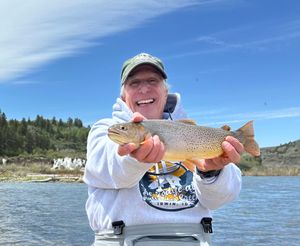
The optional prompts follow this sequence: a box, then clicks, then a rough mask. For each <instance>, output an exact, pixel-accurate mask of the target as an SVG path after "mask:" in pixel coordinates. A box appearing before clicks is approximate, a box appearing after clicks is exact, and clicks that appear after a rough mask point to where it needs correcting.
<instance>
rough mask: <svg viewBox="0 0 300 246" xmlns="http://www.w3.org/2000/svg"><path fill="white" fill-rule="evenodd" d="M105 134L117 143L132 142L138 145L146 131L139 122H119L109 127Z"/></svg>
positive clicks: (143, 138)
mask: <svg viewBox="0 0 300 246" xmlns="http://www.w3.org/2000/svg"><path fill="white" fill-rule="evenodd" d="M107 135H108V137H109V138H110V139H111V140H112V141H114V142H115V143H117V144H120V145H123V144H127V143H134V144H135V145H137V146H139V145H140V144H141V143H142V142H143V141H144V140H145V137H146V135H147V131H146V129H145V127H144V126H143V125H142V124H141V123H135V122H130V123H120V124H115V125H112V126H111V127H109V128H108V134H107Z"/></svg>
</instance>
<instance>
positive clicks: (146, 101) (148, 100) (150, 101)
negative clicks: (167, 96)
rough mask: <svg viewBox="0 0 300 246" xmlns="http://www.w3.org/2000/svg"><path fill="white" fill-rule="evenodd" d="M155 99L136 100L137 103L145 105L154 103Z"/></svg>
mask: <svg viewBox="0 0 300 246" xmlns="http://www.w3.org/2000/svg"><path fill="white" fill-rule="evenodd" d="M154 101H155V99H154V98H150V99H144V100H139V101H137V102H136V104H137V105H138V106H140V105H144V104H151V103H154Z"/></svg>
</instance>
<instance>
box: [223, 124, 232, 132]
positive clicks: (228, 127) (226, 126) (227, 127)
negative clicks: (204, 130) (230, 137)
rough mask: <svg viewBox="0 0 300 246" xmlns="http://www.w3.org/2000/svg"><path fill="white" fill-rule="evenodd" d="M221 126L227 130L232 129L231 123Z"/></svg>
mask: <svg viewBox="0 0 300 246" xmlns="http://www.w3.org/2000/svg"><path fill="white" fill-rule="evenodd" d="M221 128H222V129H223V130H225V131H230V129H231V128H230V126H229V125H224V126H222V127H221Z"/></svg>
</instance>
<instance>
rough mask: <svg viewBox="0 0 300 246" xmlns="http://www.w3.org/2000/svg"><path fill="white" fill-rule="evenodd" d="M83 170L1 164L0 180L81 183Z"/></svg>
mask: <svg viewBox="0 0 300 246" xmlns="http://www.w3.org/2000/svg"><path fill="white" fill-rule="evenodd" d="M83 172H84V170H83V169H82V168H81V169H73V170H68V169H60V170H57V169H52V168H51V165H45V164H44V163H32V164H26V165H17V164H9V165H1V166H0V182H35V183H46V182H63V183H74V182H77V183H82V182H83V180H82V178H83ZM242 173H243V176H300V170H299V168H298V167H285V168H282V167H276V166H275V167H262V166H255V167H253V168H251V169H247V170H243V169H242Z"/></svg>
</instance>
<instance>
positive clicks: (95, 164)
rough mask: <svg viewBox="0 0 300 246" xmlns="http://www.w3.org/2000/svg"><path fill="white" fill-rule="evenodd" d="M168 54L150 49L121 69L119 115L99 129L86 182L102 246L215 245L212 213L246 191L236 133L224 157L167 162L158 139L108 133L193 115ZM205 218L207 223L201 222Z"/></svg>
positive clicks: (92, 144)
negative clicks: (173, 84) (176, 88)
mask: <svg viewBox="0 0 300 246" xmlns="http://www.w3.org/2000/svg"><path fill="white" fill-rule="evenodd" d="M166 79H167V74H166V72H165V69H164V66H163V64H162V62H161V60H160V59H158V58H156V57H153V56H151V55H149V54H146V53H142V54H138V55H136V56H135V57H133V58H131V59H129V60H127V61H126V62H125V63H124V65H123V69H122V72H121V96H120V98H117V101H116V103H115V104H114V106H113V112H112V118H110V119H102V120H100V121H98V122H97V123H95V124H94V126H93V127H92V129H91V131H90V133H89V137H88V144H87V164H86V169H85V174H84V181H85V183H86V184H87V185H88V192H89V197H88V200H87V203H86V211H87V215H88V218H89V222H90V226H91V228H92V229H93V230H94V231H95V232H96V238H95V244H94V245H95V246H96V245H149V244H147V243H151V244H152V245H170V244H171V243H174V244H175V245H177V244H176V243H180V245H209V232H211V227H210V217H211V210H213V209H217V208H219V207H220V206H222V205H224V204H226V203H229V202H231V201H232V200H234V199H235V198H236V197H237V196H238V194H239V192H240V189H241V173H240V170H239V169H238V168H237V166H236V165H235V164H233V162H235V163H236V162H238V161H239V160H240V154H239V153H241V152H242V151H243V145H242V144H241V143H240V142H239V141H238V140H236V139H235V138H233V137H227V138H226V139H225V140H224V142H223V143H222V148H223V150H224V154H223V155H222V156H219V157H217V158H214V159H210V160H194V161H193V162H192V163H191V161H189V162H185V161H184V160H182V161H183V162H179V161H178V162H175V163H171V162H168V161H164V160H162V158H163V156H164V153H165V145H164V143H163V142H161V141H160V139H159V137H158V136H151V137H149V138H147V139H146V140H145V142H144V144H143V145H141V146H140V147H138V148H137V147H136V146H135V144H134V143H129V144H126V145H118V144H116V143H114V142H112V141H111V140H110V139H109V138H108V136H107V129H108V127H110V126H111V125H113V124H116V123H121V122H128V121H134V122H139V121H142V120H145V119H166V120H171V119H174V120H175V119H180V118H186V116H185V113H184V111H183V109H182V106H181V98H180V95H179V94H177V93H176V94H169V92H168V84H167V83H166ZM200 222H201V223H200Z"/></svg>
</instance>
